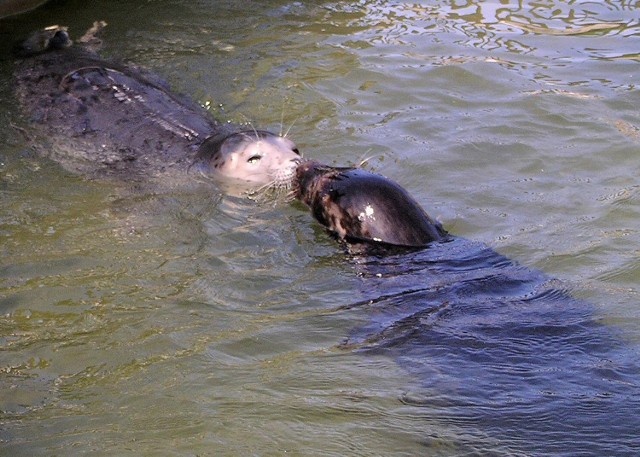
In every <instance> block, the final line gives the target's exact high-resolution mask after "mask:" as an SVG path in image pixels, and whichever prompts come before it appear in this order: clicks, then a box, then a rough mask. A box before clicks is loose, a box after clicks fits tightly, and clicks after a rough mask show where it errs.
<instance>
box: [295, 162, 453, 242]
mask: <svg viewBox="0 0 640 457" xmlns="http://www.w3.org/2000/svg"><path fill="white" fill-rule="evenodd" d="M294 194H295V197H296V198H298V199H299V200H301V201H302V202H304V203H305V204H306V205H307V206H309V207H310V208H311V211H312V213H313V216H314V217H315V218H316V219H317V220H318V221H319V222H320V223H321V224H322V225H324V226H325V227H327V228H328V229H329V230H330V231H331V232H333V233H335V234H336V235H337V236H338V237H339V238H341V239H344V240H346V241H351V242H362V241H365V242H370V243H371V242H373V243H382V244H388V245H393V246H405V247H424V246H426V245H427V244H428V243H431V242H433V241H438V240H441V239H443V238H444V237H445V236H446V235H447V232H446V231H445V230H444V229H443V228H442V226H441V225H440V224H439V223H438V222H436V221H434V220H433V219H432V218H431V217H429V215H428V214H427V213H426V212H425V210H424V209H422V207H421V206H420V205H419V204H418V202H416V201H415V200H414V199H413V198H412V197H411V195H409V193H408V192H407V191H406V190H405V189H403V188H402V187H401V186H400V185H399V184H397V183H395V182H394V181H391V180H390V179H387V178H385V177H384V176H381V175H378V174H375V173H371V172H368V171H366V170H362V169H358V168H334V167H329V166H326V165H322V164H320V163H318V162H313V161H308V162H303V163H301V164H300V165H299V166H298V168H297V169H296V178H295V181H294Z"/></svg>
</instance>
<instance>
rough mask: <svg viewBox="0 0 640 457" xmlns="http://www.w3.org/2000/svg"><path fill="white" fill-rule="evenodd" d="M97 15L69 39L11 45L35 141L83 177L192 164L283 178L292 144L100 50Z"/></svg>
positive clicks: (156, 172) (241, 175)
mask: <svg viewBox="0 0 640 457" xmlns="http://www.w3.org/2000/svg"><path fill="white" fill-rule="evenodd" d="M105 25H106V24H104V23H95V24H94V26H93V27H92V28H91V29H89V31H87V33H85V35H84V36H82V37H81V38H80V39H78V40H77V42H76V43H73V42H72V41H71V39H70V38H69V33H68V32H67V29H66V27H60V26H51V27H47V28H46V29H43V30H40V31H38V32H36V33H34V34H33V35H32V36H31V37H29V38H28V39H26V40H25V41H23V42H22V43H21V44H20V45H19V46H18V47H17V49H16V55H17V56H18V57H19V61H18V62H17V67H16V71H15V76H16V94H17V99H18V101H19V103H20V105H21V106H22V108H23V110H24V111H25V112H26V113H27V114H28V115H29V117H30V118H31V120H32V121H34V122H35V123H36V124H37V125H38V126H39V127H40V130H41V131H43V132H44V135H43V140H44V141H42V143H45V145H44V146H40V147H39V150H40V151H41V152H42V154H43V155H46V156H48V157H50V158H52V159H54V160H56V161H58V162H59V163H60V164H61V165H62V166H63V167H64V168H66V169H68V170H70V171H73V172H79V173H82V174H85V175H88V176H89V177H105V176H116V177H119V178H122V179H126V180H130V179H132V178H138V179H148V178H151V177H158V176H161V177H165V176H168V175H170V174H171V173H174V174H175V173H184V172H185V171H187V170H190V169H191V168H192V164H194V162H195V163H197V164H198V167H197V168H198V170H199V171H200V172H204V173H207V174H210V175H211V176H213V177H214V178H225V179H238V180H240V181H244V182H248V183H251V184H254V185H258V186H269V185H271V184H272V183H278V182H283V181H286V180H287V179H290V177H291V176H292V175H293V173H294V170H295V167H296V166H297V164H298V161H299V159H300V156H299V152H298V149H297V147H296V146H295V144H294V143H293V142H292V141H291V140H289V139H287V138H283V137H279V136H278V135H276V134H273V133H270V132H266V131H262V130H260V131H247V130H246V127H244V128H243V127H241V126H237V125H233V124H228V123H221V122H218V121H217V120H215V119H213V118H212V117H211V115H210V114H209V113H208V112H207V111H206V110H205V109H204V108H203V107H202V106H200V105H198V104H196V103H194V102H192V101H191V100H189V99H187V98H185V97H181V96H179V95H176V94H174V93H172V92H171V91H170V90H169V88H168V86H167V84H166V83H164V82H163V81H161V80H160V79H159V78H158V77H157V76H155V75H153V74H151V73H149V72H147V71H144V70H141V69H139V68H136V67H134V66H132V65H124V64H122V63H118V62H112V61H107V60H104V59H102V58H101V57H100V56H99V55H98V54H97V49H98V48H99V44H100V43H99V40H98V39H97V33H98V32H99V31H100V30H101V29H102V28H104V26H105Z"/></svg>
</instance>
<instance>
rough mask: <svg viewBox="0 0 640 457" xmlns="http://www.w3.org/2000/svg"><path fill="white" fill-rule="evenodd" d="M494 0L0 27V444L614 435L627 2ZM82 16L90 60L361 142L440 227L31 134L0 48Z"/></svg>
mask: <svg viewBox="0 0 640 457" xmlns="http://www.w3.org/2000/svg"><path fill="white" fill-rule="evenodd" d="M520 3H521V2H520ZM520 3H518V4H517V5H516V4H515V2H511V4H505V2H494V1H487V2H422V3H421V4H409V3H398V2H388V1H380V2H359V3H354V4H347V3H346V2H324V3H322V2H318V4H314V5H306V4H303V3H301V2H285V1H282V2H278V1H270V2H267V1H265V2H232V1H230V2H218V1H200V2H171V1H154V2H145V3H143V2H138V1H132V2H117V6H115V3H114V2H106V1H104V2H103V1H96V2H80V1H67V2H54V3H53V4H52V5H50V6H49V7H48V8H45V9H42V10H39V11H36V12H33V13H31V14H30V15H29V16H22V17H16V18H12V19H5V20H2V21H0V33H1V34H2V37H3V40H2V46H3V48H2V50H3V56H5V58H4V59H3V60H2V62H1V75H0V91H1V92H0V97H1V98H2V108H1V110H0V135H1V138H2V139H3V143H2V146H0V195H1V197H0V198H1V202H2V204H1V205H0V414H1V416H0V440H1V441H0V454H2V455H25V456H26V455H29V456H32V455H81V454H89V453H90V454H93V455H283V454H285V453H287V454H288V455H305V456H308V455H323V456H325V455H339V456H343V455H363V456H364V455H367V456H370V455H636V454H637V453H638V452H640V438H638V433H637V430H640V419H639V417H640V403H639V402H640V372H639V369H638V364H639V362H638V360H639V356H640V311H638V282H639V279H640V267H639V261H638V257H639V254H640V248H639V246H640V233H639V230H638V220H640V217H639V212H640V209H639V208H640V190H639V189H640V181H639V179H638V176H639V175H640V159H639V158H638V149H639V147H640V115H639V114H638V106H640V92H639V91H638V88H637V84H638V81H639V80H640V75H639V71H638V69H639V68H640V67H639V65H638V64H639V62H638V60H640V55H639V54H638V44H639V19H640V11H639V10H638V9H637V7H636V6H634V3H632V2H623V1H618V2H537V3H535V4H531V5H525V6H519V5H520ZM96 19H104V20H106V21H107V22H108V23H109V26H108V28H107V30H106V35H105V50H104V53H105V54H106V55H108V56H112V57H118V58H124V59H127V60H130V61H133V62H136V63H138V64H140V65H143V66H145V67H148V68H151V69H153V70H154V71H155V72H157V73H158V74H160V75H161V76H162V77H164V78H166V79H167V80H168V82H169V83H170V84H171V85H172V86H173V87H174V88H175V89H176V91H178V92H182V93H186V94H188V95H190V96H191V97H192V98H194V99H196V100H197V101H198V102H200V103H201V104H203V105H205V106H208V107H209V108H210V110H211V111H212V113H213V114H214V115H215V116H217V117H219V118H221V119H230V120H234V121H237V122H243V121H247V120H250V121H251V122H252V123H254V124H256V125H258V126H260V127H263V128H270V129H272V130H276V131H277V130H280V129H282V130H283V131H284V130H287V129H289V128H290V134H289V135H290V136H291V137H292V138H293V139H294V140H295V141H296V142H297V143H298V144H299V146H300V149H301V150H302V151H303V152H304V154H305V155H306V156H308V157H314V158H316V159H319V160H321V161H323V162H326V163H335V164H340V165H346V164H358V163H360V162H361V161H363V160H365V159H369V160H368V162H367V164H366V165H365V166H366V167H368V168H369V169H371V170H374V171H379V172H382V173H384V174H385V175H387V176H389V177H390V178H392V179H395V180H396V181H398V182H400V183H401V184H402V185H403V186H405V187H406V188H407V189H408V190H409V191H410V192H411V193H412V195H414V196H415V197H416V199H417V200H418V201H419V202H421V203H422V204H423V205H424V206H425V208H426V209H427V210H428V211H429V212H430V213H431V214H433V215H434V216H436V217H437V218H438V219H439V220H440V221H441V222H442V223H443V225H444V226H445V227H446V228H447V229H448V230H449V231H450V232H451V233H452V234H454V235H455V236H456V237H458V238H457V239H456V240H454V241H452V242H449V243H444V244H442V245H438V246H435V247H433V248H432V249H430V250H427V251H424V252H422V253H416V254H412V255H402V256H392V257H388V258H382V259H375V258H362V257H358V256H352V255H349V254H347V253H346V252H345V251H344V250H343V249H342V248H341V247H340V246H339V245H338V244H337V243H336V242H335V240H333V239H332V238H331V237H329V236H328V235H327V234H326V233H325V232H324V230H323V229H322V228H320V227H319V225H318V224H317V223H315V222H314V221H313V220H312V218H311V216H310V215H309V214H308V211H306V210H305V209H304V208H303V207H302V206H301V205H299V204H295V203H294V204H291V203H286V202H280V203H275V204H272V203H256V202H253V201H250V200H247V199H243V198H237V197H229V196H224V195H222V194H221V193H220V192H219V191H218V190H216V189H215V188H213V187H211V186H210V185H207V184H206V183H197V184H191V183H189V182H185V183H176V185H175V186H168V188H166V189H160V190H149V191H143V192H134V191H131V189H129V188H128V186H127V184H126V183H122V184H121V185H119V184H117V183H112V182H111V183H106V182H92V181H87V180H84V179H83V178H82V176H74V175H70V174H69V173H67V172H65V171H63V170H62V169H61V168H60V167H59V166H58V165H57V164H55V163H51V162H49V161H47V160H45V159H42V158H40V157H38V156H37V155H34V154H33V152H32V148H31V147H30V144H29V139H30V138H31V135H30V134H29V128H30V126H29V123H28V120H26V119H24V118H22V117H21V116H20V114H19V112H18V110H17V107H15V103H14V101H13V100H12V98H11V93H12V82H11V72H12V64H11V59H9V57H8V49H9V45H8V43H9V42H10V41H11V40H13V39H14V38H16V37H18V36H20V35H24V34H26V33H27V32H28V31H30V30H33V29H35V28H38V27H42V26H44V25H49V24H52V23H58V24H67V25H69V26H70V27H71V30H72V34H73V32H74V31H75V32H76V33H77V34H79V33H81V32H82V31H84V29H86V28H87V27H88V26H89V25H90V24H91V22H92V21H93V20H96ZM487 246H488V247H489V248H487ZM494 251H497V252H499V253H500V254H496V252H494ZM503 256H506V257H503ZM508 259H511V261H510V260H508Z"/></svg>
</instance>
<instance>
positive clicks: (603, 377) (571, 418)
mask: <svg viewBox="0 0 640 457" xmlns="http://www.w3.org/2000/svg"><path fill="white" fill-rule="evenodd" d="M353 260H354V262H355V263H356V268H357V269H358V272H359V273H360V274H361V276H362V278H363V282H364V287H363V293H364V295H365V297H366V300H364V301H362V302H359V303H355V304H352V305H348V306H346V307H345V308H354V307H358V308H360V309H366V310H367V316H370V321H369V323H368V324H367V325H366V326H364V327H361V328H358V329H356V330H354V331H353V333H352V335H351V336H350V338H349V340H348V341H347V342H345V347H346V348H349V349H352V350H354V351H358V352H360V353H364V354H385V355H389V356H391V357H393V358H395V359H396V360H397V361H398V363H399V364H400V365H401V366H402V367H403V368H405V369H406V370H407V371H408V372H409V373H410V374H411V375H412V376H413V377H414V378H415V379H418V383H419V387H418V389H417V392H419V393H416V392H413V393H410V394H409V393H408V394H407V395H406V396H404V397H403V398H402V399H401V401H403V402H404V403H405V404H407V405H410V406H412V407H415V408H416V414H419V415H424V416H425V417H428V418H429V419H431V420H436V421H438V422H439V423H441V424H444V425H445V426H447V427H448V428H450V429H451V430H452V431H454V434H455V435H456V436H459V437H460V441H459V442H458V443H457V444H458V446H459V447H460V451H461V452H462V453H463V454H468V453H471V454H475V453H479V454H481V455H496V454H504V455H507V454H510V455H513V454H514V453H515V454H519V455H549V454H553V455H562V454H566V455H617V456H620V455H637V453H638V452H639V451H640V437H639V435H638V430H640V367H639V365H638V360H637V357H636V356H637V354H636V352H634V350H633V348H632V347H630V346H628V345H626V344H625V342H624V341H623V339H622V338H621V336H620V335H618V334H617V333H616V329H615V328H612V327H608V326H606V325H603V324H602V323H599V322H598V320H597V317H596V315H595V314H594V307H593V306H592V305H590V304H589V303H587V302H584V301H580V300H577V299H575V298H573V297H571V295H570V294H569V293H567V292H566V291H565V290H563V289H562V287H561V284H560V283H559V281H557V280H553V279H551V278H548V277H546V276H545V275H544V274H542V273H540V272H537V271H533V270H531V269H528V268H525V267H523V266H521V265H518V264H517V263H516V262H513V261H511V260H509V259H507V258H506V257H504V256H502V255H500V254H498V253H496V252H495V251H493V250H491V249H489V248H487V247H486V246H483V245H481V244H479V243H474V242H471V241H468V240H464V239H460V238H453V239H450V240H448V241H447V242H444V243H438V244H434V245H433V246H431V247H430V248H429V249H425V250H422V251H417V252H405V253H392V254H391V255H386V256H382V255H369V256H363V255H355V256H354V257H353Z"/></svg>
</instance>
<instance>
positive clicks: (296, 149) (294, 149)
mask: <svg viewBox="0 0 640 457" xmlns="http://www.w3.org/2000/svg"><path fill="white" fill-rule="evenodd" d="M292 151H293V152H295V153H296V154H297V155H300V151H299V150H298V148H293V149H292Z"/></svg>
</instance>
